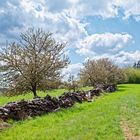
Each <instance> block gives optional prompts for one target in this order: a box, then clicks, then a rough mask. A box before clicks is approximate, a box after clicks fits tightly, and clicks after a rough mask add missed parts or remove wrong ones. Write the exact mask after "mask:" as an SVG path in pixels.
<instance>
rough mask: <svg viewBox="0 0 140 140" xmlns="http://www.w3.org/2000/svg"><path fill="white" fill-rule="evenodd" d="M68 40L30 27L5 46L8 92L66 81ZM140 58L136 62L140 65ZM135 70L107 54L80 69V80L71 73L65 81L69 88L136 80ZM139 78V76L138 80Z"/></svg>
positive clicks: (1, 53)
mask: <svg viewBox="0 0 140 140" xmlns="http://www.w3.org/2000/svg"><path fill="white" fill-rule="evenodd" d="M65 46H66V44H63V43H59V42H56V41H55V39H54V38H52V34H51V33H49V32H47V33H46V32H44V31H43V30H42V29H37V30H35V29H33V28H31V29H28V30H27V31H26V32H25V33H22V34H21V36H20V40H19V41H18V42H17V43H16V42H13V43H11V44H9V45H8V46H4V47H3V48H1V50H0V72H1V84H2V85H3V87H4V88H6V87H7V89H8V92H10V94H11V93H14V94H15V93H23V92H27V91H29V90H30V91H32V92H33V94H34V96H35V97H36V96H37V90H46V89H48V88H57V87H58V86H59V85H61V84H62V82H61V70H62V69H63V68H64V67H66V66H67V65H68V64H69V63H70V61H69V58H68V57H67V56H65V54H64V49H65ZM139 67H140V62H138V63H135V64H134V68H135V69H136V68H139ZM132 73H133V72H132V70H130V69H121V68H119V67H118V66H116V65H115V64H113V62H112V61H110V60H109V59H107V58H103V59H99V60H89V61H87V62H86V63H85V64H84V68H83V69H81V70H80V72H79V81H76V80H75V79H74V76H72V75H70V77H69V79H68V82H65V84H64V86H66V87H67V88H68V89H69V90H71V89H74V90H76V88H77V87H78V84H79V83H80V84H81V85H82V86H86V85H88V86H89V85H90V86H93V87H95V86H96V85H98V84H103V85H110V84H117V83H123V82H126V75H127V77H128V76H129V78H127V79H129V81H132V77H134V76H132ZM137 81H138V80H137Z"/></svg>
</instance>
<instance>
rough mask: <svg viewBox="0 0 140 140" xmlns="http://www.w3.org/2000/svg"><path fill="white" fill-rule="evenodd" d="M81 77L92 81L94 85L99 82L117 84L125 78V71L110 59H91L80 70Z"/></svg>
mask: <svg viewBox="0 0 140 140" xmlns="http://www.w3.org/2000/svg"><path fill="white" fill-rule="evenodd" d="M79 75H80V79H82V81H83V79H85V81H86V82H87V81H90V84H91V85H92V86H93V87H94V86H95V85H97V84H102V85H109V84H117V83H118V82H119V81H120V80H121V79H122V78H123V71H122V70H121V69H120V68H118V66H116V65H114V64H113V63H112V62H111V61H110V60H109V59H107V58H103V59H99V60H89V61H88V62H86V63H85V64H84V68H83V69H82V70H81V71H80V74H79Z"/></svg>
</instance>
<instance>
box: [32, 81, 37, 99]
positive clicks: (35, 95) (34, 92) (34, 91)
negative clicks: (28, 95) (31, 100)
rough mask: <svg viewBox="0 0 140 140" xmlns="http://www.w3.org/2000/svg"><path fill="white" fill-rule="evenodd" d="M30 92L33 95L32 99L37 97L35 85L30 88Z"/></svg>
mask: <svg viewBox="0 0 140 140" xmlns="http://www.w3.org/2000/svg"><path fill="white" fill-rule="evenodd" d="M32 89H33V90H32V92H33V94H34V97H37V92H36V84H35V85H34V86H33V87H32Z"/></svg>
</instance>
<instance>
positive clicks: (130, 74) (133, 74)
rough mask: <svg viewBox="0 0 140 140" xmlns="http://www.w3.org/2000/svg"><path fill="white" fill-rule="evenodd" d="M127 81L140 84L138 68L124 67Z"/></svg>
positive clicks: (139, 70)
mask: <svg viewBox="0 0 140 140" xmlns="http://www.w3.org/2000/svg"><path fill="white" fill-rule="evenodd" d="M125 73H126V77H127V83H136V84H140V69H137V68H127V69H125Z"/></svg>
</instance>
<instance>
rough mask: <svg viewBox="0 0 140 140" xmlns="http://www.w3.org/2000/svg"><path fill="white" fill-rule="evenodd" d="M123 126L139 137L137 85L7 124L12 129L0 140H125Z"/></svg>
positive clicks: (57, 92)
mask: <svg viewBox="0 0 140 140" xmlns="http://www.w3.org/2000/svg"><path fill="white" fill-rule="evenodd" d="M86 89H88V88H86ZM63 92H64V90H62V89H60V90H52V91H49V92H48V93H49V94H50V95H52V96H58V95H60V94H61V93H63ZM39 95H41V96H45V93H39ZM32 97H33V96H32V94H27V95H19V96H15V97H10V98H8V97H0V105H3V104H5V103H6V102H10V101H15V100H20V99H22V98H24V99H31V98H32ZM122 122H125V123H127V125H128V126H129V128H130V129H131V132H132V134H133V135H134V136H136V137H139V136H140V85H139V84H123V85H119V89H118V91H117V92H114V93H112V94H104V95H103V96H100V97H99V98H98V99H95V100H94V101H93V102H85V103H83V104H76V105H75V106H74V107H72V108H69V109H62V110H61V111H59V112H55V113H50V114H46V115H42V116H39V117H35V118H31V119H28V120H25V121H19V122H13V121H10V123H11V124H12V127H10V128H8V129H6V130H4V131H2V132H0V140H125V134H124V132H123V130H122V126H121V124H122Z"/></svg>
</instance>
